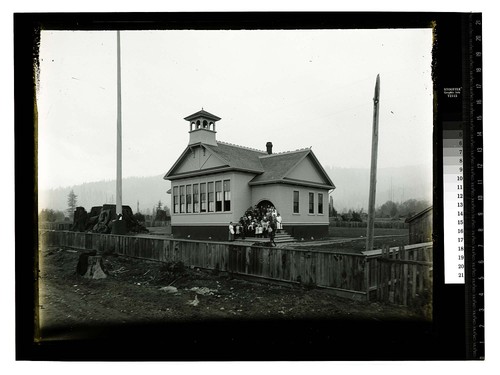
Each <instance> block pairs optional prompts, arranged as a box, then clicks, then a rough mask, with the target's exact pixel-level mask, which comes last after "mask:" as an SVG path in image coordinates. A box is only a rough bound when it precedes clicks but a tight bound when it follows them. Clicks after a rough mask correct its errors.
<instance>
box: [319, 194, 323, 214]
mask: <svg viewBox="0 0 500 375" xmlns="http://www.w3.org/2000/svg"><path fill="white" fill-rule="evenodd" d="M318 214H323V193H318Z"/></svg>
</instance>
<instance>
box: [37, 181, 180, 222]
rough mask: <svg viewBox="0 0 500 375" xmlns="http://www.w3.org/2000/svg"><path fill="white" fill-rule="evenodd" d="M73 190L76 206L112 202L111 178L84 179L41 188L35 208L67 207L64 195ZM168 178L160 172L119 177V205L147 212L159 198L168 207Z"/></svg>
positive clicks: (57, 208) (55, 208) (113, 196)
mask: <svg viewBox="0 0 500 375" xmlns="http://www.w3.org/2000/svg"><path fill="white" fill-rule="evenodd" d="M71 189H73V191H74V192H75V194H76V195H77V205H78V206H82V207H85V209H86V210H87V211H89V210H90V208H91V207H92V206H101V205H103V204H104V203H115V195H116V184H115V180H110V181H98V182H88V183H85V184H81V185H75V186H68V187H64V188H58V189H50V190H42V191H41V192H40V196H39V208H40V209H42V208H52V209H54V210H66V209H67V208H68V202H67V199H68V194H69V192H70V191H71ZM168 189H170V181H166V180H164V179H163V175H159V176H152V177H128V178H124V179H123V180H122V197H123V204H124V205H128V206H130V207H131V208H132V211H133V212H136V211H137V202H139V210H140V211H141V212H142V213H147V212H148V209H149V210H152V209H153V207H155V206H157V205H158V201H160V200H161V202H162V204H163V205H167V206H170V195H168V194H167V190H168Z"/></svg>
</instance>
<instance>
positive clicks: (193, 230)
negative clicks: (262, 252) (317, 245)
mask: <svg viewBox="0 0 500 375" xmlns="http://www.w3.org/2000/svg"><path fill="white" fill-rule="evenodd" d="M283 230H284V231H285V232H287V233H288V234H289V235H291V236H292V237H294V238H295V239H297V240H301V239H302V238H303V239H304V240H311V237H313V238H314V239H320V238H325V237H328V224H321V225H283ZM172 235H173V236H174V238H190V239H194V240H212V241H227V240H228V238H229V234H228V229H227V225H220V226H193V225H189V226H187V225H180V226H177V225H173V226H172ZM240 236H241V234H240ZM247 238H251V237H247ZM238 239H240V237H237V236H235V240H238Z"/></svg>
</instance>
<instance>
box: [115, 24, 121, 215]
mask: <svg viewBox="0 0 500 375" xmlns="http://www.w3.org/2000/svg"><path fill="white" fill-rule="evenodd" d="M116 45H117V47H116V52H117V62H116V68H117V69H116V73H117V77H116V79H117V85H116V86H117V93H116V98H117V121H116V124H117V129H116V214H117V215H120V214H121V213H122V80H121V58H120V30H118V31H117V34H116Z"/></svg>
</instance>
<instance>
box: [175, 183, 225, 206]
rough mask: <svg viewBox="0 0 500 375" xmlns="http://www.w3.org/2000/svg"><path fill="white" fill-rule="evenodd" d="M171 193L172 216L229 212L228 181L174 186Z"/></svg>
mask: <svg viewBox="0 0 500 375" xmlns="http://www.w3.org/2000/svg"><path fill="white" fill-rule="evenodd" d="M172 193H173V197H174V214H178V213H181V214H182V213H188V214H189V213H200V212H227V211H231V182H230V180H220V181H210V182H202V183H199V184H191V185H179V186H174V187H173V189H172Z"/></svg>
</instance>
